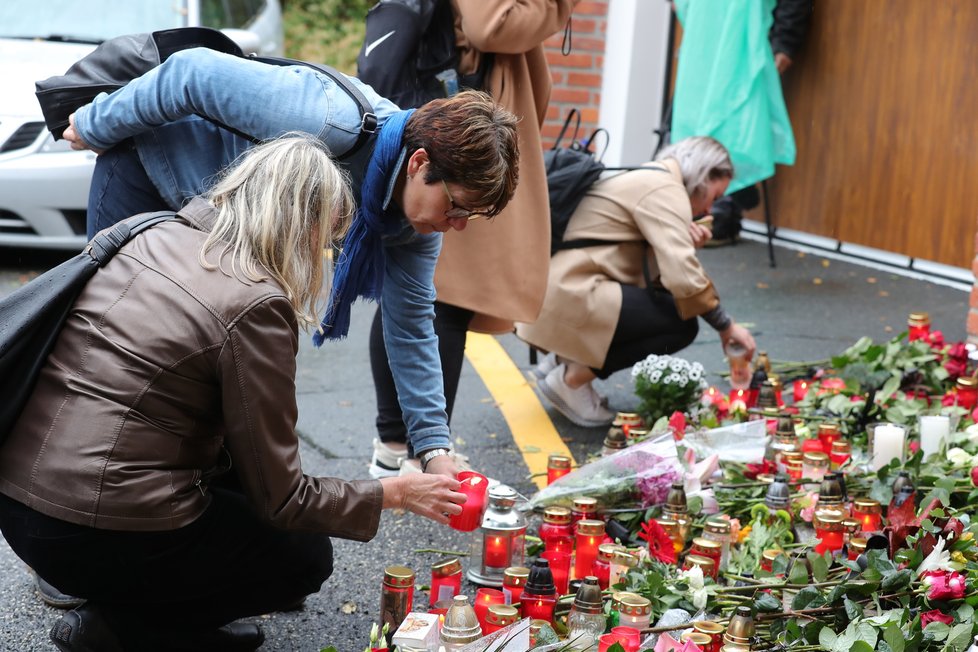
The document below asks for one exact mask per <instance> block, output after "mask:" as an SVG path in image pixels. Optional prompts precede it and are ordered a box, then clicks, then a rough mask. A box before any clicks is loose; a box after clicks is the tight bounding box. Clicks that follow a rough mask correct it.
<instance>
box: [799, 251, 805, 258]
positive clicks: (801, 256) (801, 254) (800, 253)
mask: <svg viewBox="0 0 978 652" xmlns="http://www.w3.org/2000/svg"><path fill="white" fill-rule="evenodd" d="M805 256H806V254H805V252H804V251H799V252H798V257H799V258H804V257H805Z"/></svg>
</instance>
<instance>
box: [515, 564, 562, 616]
mask: <svg viewBox="0 0 978 652" xmlns="http://www.w3.org/2000/svg"><path fill="white" fill-rule="evenodd" d="M556 605H557V590H556V588H555V587H554V578H553V573H552V572H551V571H550V563H549V562H548V561H547V560H545V559H538V560H537V561H535V562H533V566H532V567H531V568H530V575H529V577H527V580H526V584H525V585H524V586H523V595H522V597H521V598H520V612H521V613H522V614H523V617H524V618H530V619H540V620H545V621H547V622H549V623H553V621H554V607H555V606H556Z"/></svg>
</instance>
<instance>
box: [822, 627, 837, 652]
mask: <svg viewBox="0 0 978 652" xmlns="http://www.w3.org/2000/svg"><path fill="white" fill-rule="evenodd" d="M838 640H839V637H838V636H837V635H836V633H835V632H833V631H832V630H831V629H829V628H828V627H823V628H822V631H820V632H819V633H818V644H819V645H821V646H822V647H824V648H825V649H827V650H834V649H835V644H836V642H837V641H838Z"/></svg>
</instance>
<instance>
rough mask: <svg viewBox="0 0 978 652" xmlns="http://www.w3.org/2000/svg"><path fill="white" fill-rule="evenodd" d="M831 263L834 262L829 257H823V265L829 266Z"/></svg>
mask: <svg viewBox="0 0 978 652" xmlns="http://www.w3.org/2000/svg"><path fill="white" fill-rule="evenodd" d="M831 264H832V262H831V261H830V260H829V259H828V258H823V259H822V267H828V266H829V265H831Z"/></svg>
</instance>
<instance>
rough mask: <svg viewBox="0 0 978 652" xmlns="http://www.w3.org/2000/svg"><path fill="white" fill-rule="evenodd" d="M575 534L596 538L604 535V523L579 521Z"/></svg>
mask: <svg viewBox="0 0 978 652" xmlns="http://www.w3.org/2000/svg"><path fill="white" fill-rule="evenodd" d="M577 533H578V534H583V535H584V536H589V537H597V536H601V535H603V534H604V521H598V520H591V519H586V518H585V519H581V520H580V521H578V522H577Z"/></svg>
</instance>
